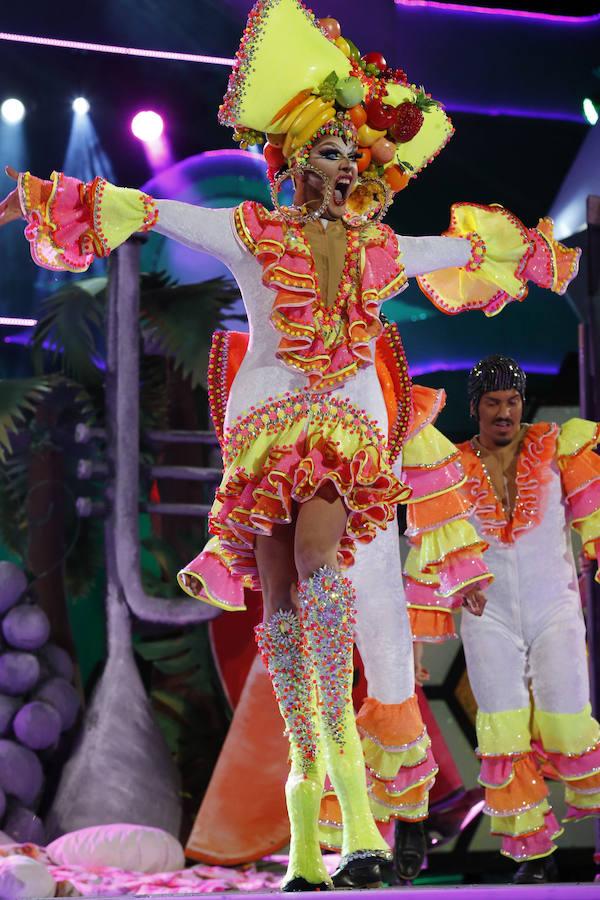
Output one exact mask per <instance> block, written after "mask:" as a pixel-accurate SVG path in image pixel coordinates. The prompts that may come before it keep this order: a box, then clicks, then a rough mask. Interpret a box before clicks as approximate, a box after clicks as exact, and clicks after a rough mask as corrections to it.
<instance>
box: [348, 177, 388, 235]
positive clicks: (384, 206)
mask: <svg viewBox="0 0 600 900" xmlns="http://www.w3.org/2000/svg"><path fill="white" fill-rule="evenodd" d="M360 188H363V189H365V188H366V189H368V188H375V189H376V190H379V192H380V199H379V200H377V199H376V200H375V202H374V203H373V204H372V205H371V207H370V208H369V209H367V211H366V212H364V213H350V214H346V213H344V217H343V218H344V223H345V224H346V225H348V226H349V227H350V228H360V227H361V226H363V225H368V224H369V223H374V222H381V220H382V219H383V217H384V216H385V214H386V212H387V211H388V209H389V208H390V206H391V205H392V201H393V199H394V194H393V191H392V189H391V188H390V186H389V184H388V183H387V181H384V180H383V178H378V177H377V176H376V175H367V176H365V177H364V178H362V177H359V179H358V182H357V185H356V187H355V189H354V190H353V191H352V193H351V194H350V197H349V198H348V200H349V201H350V200H351V199H352V197H353V196H354V194H355V193H356V192H357V191H358V190H360ZM371 193H372V191H371ZM372 196H374V195H373V193H372Z"/></svg>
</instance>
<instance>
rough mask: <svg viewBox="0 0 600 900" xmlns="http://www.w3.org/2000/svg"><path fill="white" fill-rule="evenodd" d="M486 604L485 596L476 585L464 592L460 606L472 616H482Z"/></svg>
mask: <svg viewBox="0 0 600 900" xmlns="http://www.w3.org/2000/svg"><path fill="white" fill-rule="evenodd" d="M486 603H487V599H486V596H485V594H484V593H483V591H482V590H480V588H478V587H477V585H473V586H472V587H471V588H470V589H468V590H467V591H465V592H464V595H463V602H462V605H463V606H464V607H465V609H466V610H467V611H468V612H470V613H472V615H474V616H482V615H483V610H484V609H485V604H486Z"/></svg>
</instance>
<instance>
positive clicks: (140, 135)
mask: <svg viewBox="0 0 600 900" xmlns="http://www.w3.org/2000/svg"><path fill="white" fill-rule="evenodd" d="M163 128H164V122H163V120H162V116H159V114H158V113H156V112H154V111H153V110H151V109H145V110H142V112H139V113H137V114H136V115H135V116H134V117H133V119H132V120H131V130H132V132H133V134H134V135H135V137H136V138H137V139H138V140H140V141H143V143H145V144H151V143H152V142H153V141H156V140H158V138H159V137H160V136H161V134H162V133H163Z"/></svg>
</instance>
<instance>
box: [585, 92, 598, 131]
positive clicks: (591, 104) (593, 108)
mask: <svg viewBox="0 0 600 900" xmlns="http://www.w3.org/2000/svg"><path fill="white" fill-rule="evenodd" d="M599 108H600V103H596V102H595V101H594V100H592V99H591V97H586V98H585V100H584V101H583V114H584V116H585V118H586V121H587V122H589V124H590V125H595V124H596V122H597V121H598V117H599V114H598V110H599Z"/></svg>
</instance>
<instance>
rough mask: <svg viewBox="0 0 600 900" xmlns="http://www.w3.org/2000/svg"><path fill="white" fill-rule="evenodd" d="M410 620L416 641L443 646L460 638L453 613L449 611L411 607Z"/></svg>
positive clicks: (409, 610) (409, 608)
mask: <svg viewBox="0 0 600 900" xmlns="http://www.w3.org/2000/svg"><path fill="white" fill-rule="evenodd" d="M408 618H409V621H410V628H411V631H412V636H413V639H414V640H415V641H423V642H424V643H427V644H441V643H443V642H444V641H449V640H452V639H454V638H457V637H458V635H457V633H456V629H455V627H454V618H453V616H452V611H451V610H449V609H433V608H428V609H422V608H420V607H417V606H409V607H408Z"/></svg>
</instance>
